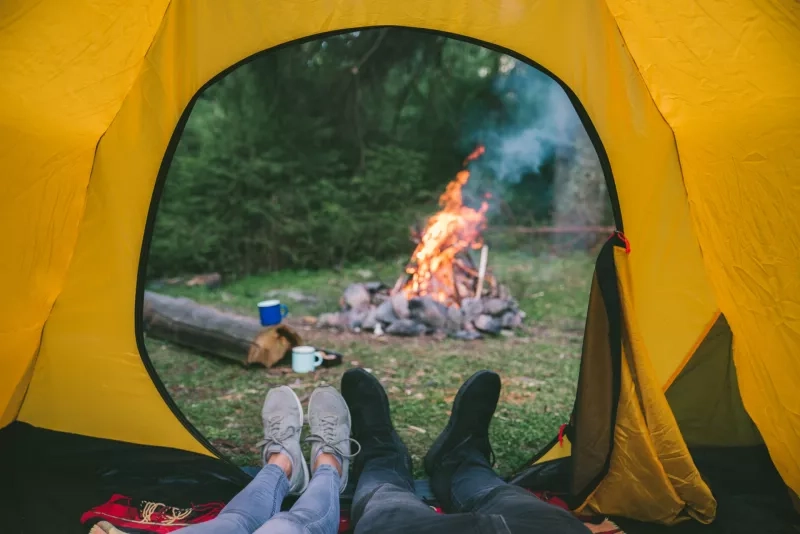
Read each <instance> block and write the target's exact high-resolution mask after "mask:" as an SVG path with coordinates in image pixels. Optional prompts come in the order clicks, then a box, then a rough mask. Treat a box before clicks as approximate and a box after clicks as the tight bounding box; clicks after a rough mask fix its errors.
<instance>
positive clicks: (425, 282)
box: [320, 147, 524, 339]
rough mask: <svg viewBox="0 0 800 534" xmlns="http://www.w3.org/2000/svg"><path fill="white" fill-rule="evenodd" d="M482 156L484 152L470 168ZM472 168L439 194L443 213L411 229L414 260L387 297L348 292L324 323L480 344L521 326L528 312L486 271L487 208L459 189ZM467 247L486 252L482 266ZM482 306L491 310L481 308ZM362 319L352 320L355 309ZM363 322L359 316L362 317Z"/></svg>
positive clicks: (351, 289) (476, 153) (476, 154)
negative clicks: (464, 196)
mask: <svg viewBox="0 0 800 534" xmlns="http://www.w3.org/2000/svg"><path fill="white" fill-rule="evenodd" d="M481 154H483V147H479V148H478V149H477V150H475V151H474V152H473V153H472V154H470V155H469V156H468V157H467V159H466V161H465V165H466V164H467V163H468V162H470V161H472V160H474V159H476V158H477V157H479V156H480V155H481ZM469 176H470V173H469V171H468V170H467V169H464V170H462V171H460V172H459V173H458V174H457V175H456V177H455V179H454V180H453V181H451V182H450V183H449V184H448V185H447V188H446V189H445V192H444V193H443V194H442V195H441V197H439V205H440V206H441V208H442V209H441V210H440V211H439V212H438V213H436V214H434V215H433V216H432V217H430V218H429V219H428V221H427V223H426V225H425V227H424V228H422V229H420V228H418V227H412V228H411V240H412V241H413V242H414V243H415V245H416V247H415V249H414V252H413V253H412V254H411V259H410V260H409V263H408V265H407V266H406V269H405V273H404V274H402V275H401V276H400V277H399V278H398V279H397V281H396V282H395V284H394V287H393V288H392V289H391V291H389V292H388V294H383V293H381V292H374V291H373V292H370V302H369V303H368V304H365V303H366V301H367V299H366V296H367V293H368V291H367V289H366V288H361V287H354V286H350V287H348V289H347V291H346V292H345V295H344V297H343V299H342V302H341V305H342V311H341V312H339V313H338V314H325V316H324V318H325V320H324V321H323V320H322V318H321V319H320V324H324V325H328V326H330V327H335V328H349V329H350V330H354V331H358V330H360V329H361V328H365V329H371V330H372V331H373V332H375V333H376V335H380V334H382V333H383V332H386V333H387V334H394V335H405V336H416V335H421V334H423V333H429V334H431V333H435V332H442V331H444V332H447V333H448V334H450V335H451V336H453V337H456V338H459V339H476V338H477V337H480V336H481V334H480V333H479V332H478V331H481V332H483V333H487V334H490V335H496V334H498V333H499V332H500V330H501V329H502V328H514V327H516V326H519V325H520V324H521V322H522V319H523V318H524V313H523V312H522V311H520V310H519V307H518V306H517V304H516V302H515V301H514V300H513V299H511V298H510V297H509V295H508V291H507V289H506V288H505V287H504V286H501V285H499V284H498V283H497V280H496V279H495V277H494V276H493V275H492V273H491V271H490V270H489V268H488V250H489V249H488V247H486V246H484V245H483V238H482V232H483V230H484V229H485V227H486V211H487V209H488V203H487V202H486V201H484V202H482V203H481V205H480V207H479V208H477V209H474V208H471V207H468V206H465V205H464V203H463V200H462V195H461V189H462V187H463V186H464V185H465V184H466V183H467V181H468V180H469ZM470 249H473V250H477V249H481V256H480V264H479V266H478V267H476V266H475V262H474V261H473V259H472V256H471V255H470ZM484 302H485V303H486V305H484ZM356 308H358V309H359V310H361V311H359V313H364V311H363V310H364V309H365V308H369V309H368V310H367V311H366V313H365V317H366V318H365V319H363V320H356V321H354V320H353V312H354V311H355V309H356ZM358 319H360V315H359V318H358Z"/></svg>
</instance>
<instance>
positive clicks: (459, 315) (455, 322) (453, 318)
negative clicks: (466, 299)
mask: <svg viewBox="0 0 800 534" xmlns="http://www.w3.org/2000/svg"><path fill="white" fill-rule="evenodd" d="M463 324H464V312H462V311H461V308H459V307H457V306H450V307H449V308H447V324H446V325H445V330H447V331H448V332H458V331H459V330H461V327H462V326H463Z"/></svg>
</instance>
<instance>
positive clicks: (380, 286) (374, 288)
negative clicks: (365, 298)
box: [364, 281, 388, 293]
mask: <svg viewBox="0 0 800 534" xmlns="http://www.w3.org/2000/svg"><path fill="white" fill-rule="evenodd" d="M364 287H365V288H367V291H369V292H370V293H377V292H378V291H382V290H384V289H388V288H387V287H386V284H384V283H383V282H380V281H378V282H367V283H365V284H364Z"/></svg>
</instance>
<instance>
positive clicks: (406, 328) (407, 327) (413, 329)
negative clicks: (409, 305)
mask: <svg viewBox="0 0 800 534" xmlns="http://www.w3.org/2000/svg"><path fill="white" fill-rule="evenodd" d="M427 330H428V329H427V327H426V326H425V325H424V324H421V323H418V322H416V321H412V320H411V319H398V320H396V321H395V322H393V323H392V324H390V325H389V326H388V327H387V328H386V333H387V334H392V335H394V336H409V337H414V336H421V335H423V334H424V333H425V332H426V331H427Z"/></svg>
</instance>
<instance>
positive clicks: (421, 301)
mask: <svg viewBox="0 0 800 534" xmlns="http://www.w3.org/2000/svg"><path fill="white" fill-rule="evenodd" d="M408 312H409V314H410V315H411V318H412V319H414V320H415V321H417V322H420V323H422V324H424V325H426V326H428V327H430V328H431V329H433V330H441V329H443V328H444V327H445V325H446V324H447V308H445V307H444V306H443V305H441V304H439V303H438V302H436V301H435V300H433V299H432V298H431V297H428V296H425V297H416V298H413V299H411V300H409V301H408Z"/></svg>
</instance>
